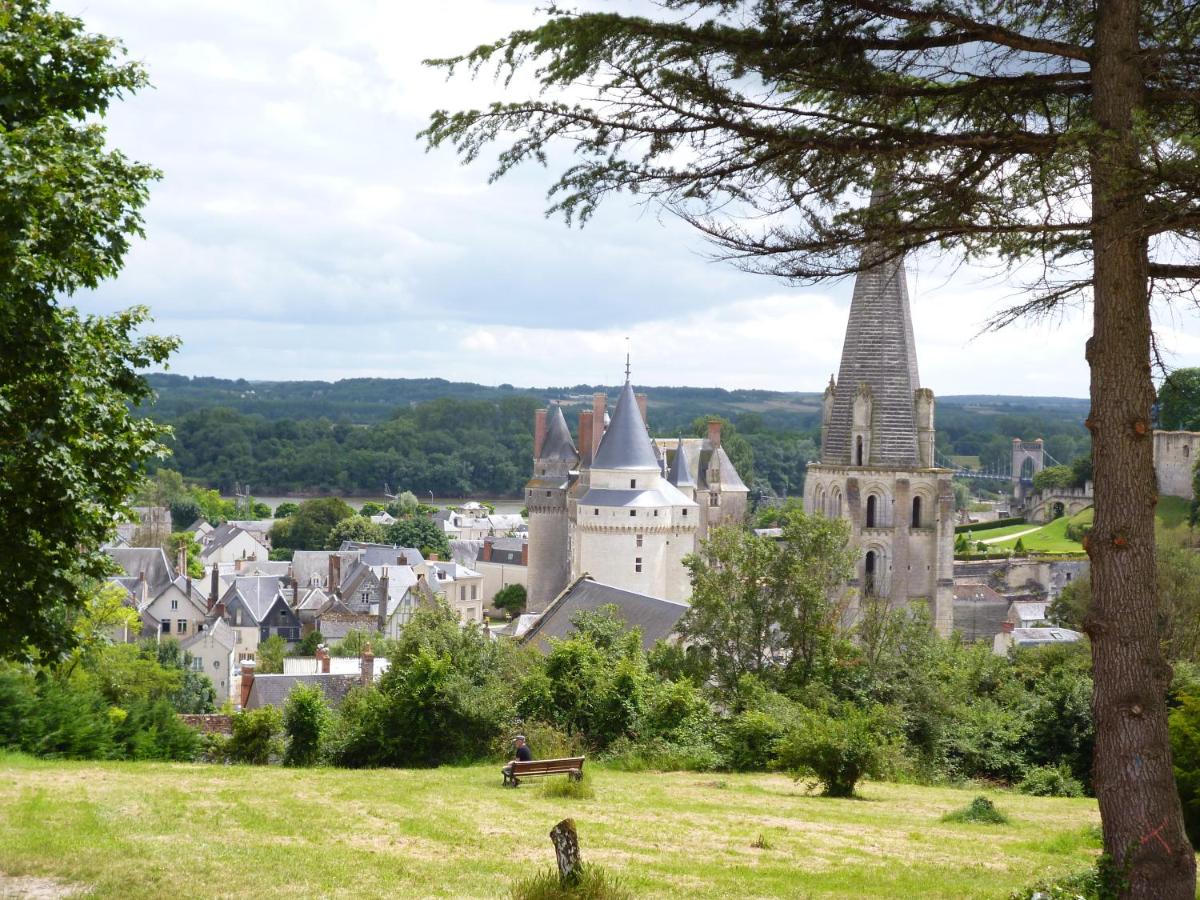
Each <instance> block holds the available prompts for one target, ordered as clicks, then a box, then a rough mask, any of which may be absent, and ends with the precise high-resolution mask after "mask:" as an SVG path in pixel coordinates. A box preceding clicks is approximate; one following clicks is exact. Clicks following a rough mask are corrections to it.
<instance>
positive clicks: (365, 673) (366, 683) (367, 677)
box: [362, 644, 375, 687]
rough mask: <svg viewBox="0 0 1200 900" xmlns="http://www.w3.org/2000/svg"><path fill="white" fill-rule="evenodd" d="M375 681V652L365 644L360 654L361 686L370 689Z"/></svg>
mask: <svg viewBox="0 0 1200 900" xmlns="http://www.w3.org/2000/svg"><path fill="white" fill-rule="evenodd" d="M374 681H375V651H374V650H372V649H371V645H370V644H367V645H366V646H365V647H363V652H362V685H363V687H370V686H371V684H372V683H373V682H374Z"/></svg>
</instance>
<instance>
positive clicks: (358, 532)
mask: <svg viewBox="0 0 1200 900" xmlns="http://www.w3.org/2000/svg"><path fill="white" fill-rule="evenodd" d="M383 540H384V533H383V526H382V525H376V524H375V523H374V522H372V521H371V520H370V519H368V518H367V517H366V516H350V518H348V519H342V520H341V521H340V522H338V523H337V524H336V525H334V526H333V527H332V528H330V529H329V535H328V536H327V537H326V538H325V549H326V550H336V549H338V547H340V546H342V541H361V542H363V543H367V544H379V543H382V542H383Z"/></svg>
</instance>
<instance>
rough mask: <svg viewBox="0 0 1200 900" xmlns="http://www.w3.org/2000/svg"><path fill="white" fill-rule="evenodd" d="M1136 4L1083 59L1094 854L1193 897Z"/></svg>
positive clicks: (1166, 894)
mask: <svg viewBox="0 0 1200 900" xmlns="http://www.w3.org/2000/svg"><path fill="white" fill-rule="evenodd" d="M1139 5H1140V3H1139V0H1100V2H1099V4H1098V19H1097V31H1096V43H1095V56H1094V59H1093V70H1092V71H1093V76H1092V78H1093V91H1094V103H1095V114H1096V119H1097V122H1098V123H1099V125H1100V127H1101V128H1102V129H1103V131H1104V133H1103V134H1102V135H1101V136H1100V137H1099V138H1098V140H1097V142H1096V146H1095V148H1094V150H1093V156H1092V176H1093V180H1092V215H1093V221H1094V228H1093V233H1092V237H1093V248H1094V254H1095V288H1094V300H1095V305H1094V322H1093V327H1094V331H1093V334H1092V338H1091V340H1090V341H1088V354H1087V355H1088V363H1089V364H1090V366H1091V400H1092V409H1091V417H1090V418H1089V420H1088V425H1089V428H1090V429H1091V430H1092V435H1093V457H1094V464H1095V485H1096V520H1095V525H1094V527H1093V529H1092V532H1091V535H1090V536H1089V540H1088V544H1087V547H1088V554H1089V555H1090V556H1091V559H1092V585H1093V594H1092V605H1091V609H1090V611H1089V613H1088V617H1087V623H1086V629H1087V632H1088V634H1089V635H1090V637H1091V639H1092V661H1093V669H1094V677H1095V693H1094V696H1093V700H1092V709H1093V712H1094V714H1095V719H1096V755H1095V768H1094V781H1095V788H1096V796H1097V797H1098V798H1099V801H1100V816H1101V819H1102V820H1103V823H1104V849H1105V851H1106V852H1107V853H1109V854H1110V855H1111V856H1112V858H1113V859H1114V861H1115V862H1116V863H1117V865H1118V867H1119V868H1125V869H1126V871H1127V876H1128V879H1129V890H1128V894H1127V896H1129V897H1137V898H1155V900H1173V898H1179V900H1194V898H1195V896H1196V893H1195V890H1196V889H1195V878H1196V873H1195V857H1194V855H1193V853H1192V848H1191V846H1190V845H1189V843H1188V840H1187V836H1186V835H1185V833H1184V829H1183V815H1182V811H1181V809H1180V804H1179V796H1178V794H1177V793H1176V790H1175V780H1174V776H1173V773H1172V769H1171V748H1170V744H1169V742H1168V740H1167V709H1166V690H1167V686H1168V684H1169V682H1170V677H1171V670H1170V667H1169V666H1168V665H1167V664H1166V662H1165V660H1164V659H1163V656H1162V653H1161V650H1160V648H1159V633H1158V617H1159V612H1158V592H1157V588H1156V579H1155V564H1154V506H1155V503H1156V502H1157V499H1158V498H1157V491H1156V488H1155V482H1154V463H1153V458H1152V445H1153V440H1152V434H1151V428H1150V406H1151V404H1152V403H1153V401H1154V387H1153V384H1152V382H1151V379H1150V309H1149V302H1148V296H1147V241H1146V237H1145V236H1144V234H1143V233H1142V232H1141V229H1142V227H1143V222H1144V213H1145V200H1144V195H1143V193H1142V190H1141V188H1140V186H1136V185H1133V184H1131V180H1132V179H1131V173H1132V172H1133V171H1134V169H1135V168H1136V164H1137V144H1136V140H1135V138H1134V134H1133V127H1134V111H1135V110H1136V108H1137V106H1138V104H1139V102H1140V100H1141V85H1142V83H1143V82H1142V77H1141V72H1140V71H1139V69H1140V64H1139V61H1138V8H1139Z"/></svg>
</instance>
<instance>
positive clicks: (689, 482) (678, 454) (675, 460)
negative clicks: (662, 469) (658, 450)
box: [667, 437, 696, 488]
mask: <svg viewBox="0 0 1200 900" xmlns="http://www.w3.org/2000/svg"><path fill="white" fill-rule="evenodd" d="M667 481H669V482H671V484H673V485H675V487H691V488H694V487H695V486H696V481H695V479H694V478H692V472H691V467H690V466H689V465H688V455H687V450H686V449H685V448H684V446H683V438H682V437H680V438H679V443H678V445H676V447H675V455H674V456H673V457H672V458H671V471H670V472H669V473H668V474H667Z"/></svg>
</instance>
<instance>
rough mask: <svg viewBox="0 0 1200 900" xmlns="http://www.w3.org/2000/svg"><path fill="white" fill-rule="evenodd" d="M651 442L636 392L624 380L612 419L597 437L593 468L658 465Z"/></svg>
mask: <svg viewBox="0 0 1200 900" xmlns="http://www.w3.org/2000/svg"><path fill="white" fill-rule="evenodd" d="M651 443H652V442H651V440H650V432H648V431H647V430H646V423H645V422H643V421H642V414H641V412H639V411H638V404H637V396H636V395H635V394H634V393H633V386H632V385H631V384H630V383H629V382H628V381H627V382H625V387H623V388H621V396H620V397H619V398H618V399H617V408H616V409H615V410H613V414H612V421H611V422H610V423H609V425H608V428H607V429H606V430H605V432H604V437H603V438H601V439H600V446H599V447H598V448H597V450H596V458H595V459H594V460H592V468H594V469H657V468H658V460H657V459H655V457H654V448H653V447H652V446H651Z"/></svg>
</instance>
